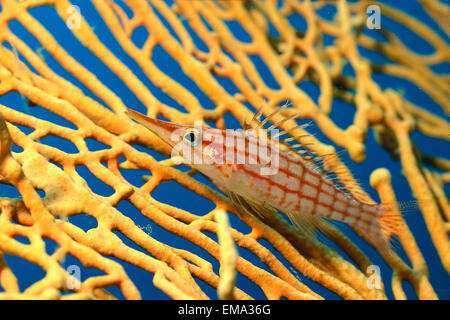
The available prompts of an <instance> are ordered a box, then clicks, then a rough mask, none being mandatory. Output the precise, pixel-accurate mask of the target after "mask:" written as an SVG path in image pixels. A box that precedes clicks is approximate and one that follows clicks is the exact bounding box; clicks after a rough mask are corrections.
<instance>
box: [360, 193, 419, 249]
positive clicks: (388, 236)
mask: <svg viewBox="0 0 450 320" xmlns="http://www.w3.org/2000/svg"><path fill="white" fill-rule="evenodd" d="M418 203H419V202H418V201H416V200H409V201H403V202H397V203H392V204H386V203H383V204H378V205H377V210H378V211H379V217H378V220H377V223H378V226H379V231H380V235H379V237H374V238H372V239H370V240H369V241H370V242H372V243H373V245H374V246H375V247H376V248H377V249H378V251H379V252H380V253H381V254H386V255H387V256H392V255H393V254H394V253H398V251H399V250H400V243H399V241H395V240H394V241H391V240H393V239H394V238H393V236H398V235H399V234H400V232H401V230H402V228H403V226H405V218H407V216H408V215H409V214H411V213H413V212H418V211H419V207H418Z"/></svg>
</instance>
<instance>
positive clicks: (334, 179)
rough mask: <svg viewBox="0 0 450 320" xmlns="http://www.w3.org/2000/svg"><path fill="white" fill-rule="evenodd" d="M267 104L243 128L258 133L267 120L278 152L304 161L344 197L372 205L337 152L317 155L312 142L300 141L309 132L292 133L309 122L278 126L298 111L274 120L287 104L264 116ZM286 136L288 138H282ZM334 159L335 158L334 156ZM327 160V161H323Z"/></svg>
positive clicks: (306, 136)
mask: <svg viewBox="0 0 450 320" xmlns="http://www.w3.org/2000/svg"><path fill="white" fill-rule="evenodd" d="M265 105H266V104H263V105H262V106H261V107H260V108H259V109H258V110H257V111H256V112H255V113H254V115H253V117H252V119H251V120H250V122H248V123H247V122H244V125H243V127H244V129H245V130H247V129H255V131H253V133H251V134H254V135H256V136H257V135H258V134H259V132H258V129H263V126H264V125H265V124H266V123H270V126H269V127H268V128H267V129H266V130H267V132H268V134H269V136H268V138H269V139H268V140H269V141H270V142H274V141H275V140H276V141H277V143H278V144H279V148H280V150H281V151H283V152H286V153H288V154H289V155H290V156H292V157H294V158H297V159H299V160H300V161H302V162H303V163H306V164H307V165H308V166H309V167H310V169H311V170H313V171H315V172H318V173H320V174H321V175H322V176H324V177H325V178H326V179H327V180H328V181H329V182H330V183H332V184H333V185H334V186H335V187H336V189H338V190H341V191H342V192H344V193H345V194H347V196H349V197H351V198H353V199H355V200H357V201H359V202H361V203H370V204H372V203H373V201H372V199H371V198H370V197H369V196H368V195H367V194H366V193H365V192H364V190H363V189H362V188H361V187H360V186H359V183H358V182H357V181H356V180H355V178H354V177H353V174H352V173H351V172H350V170H348V168H346V167H345V166H344V165H343V164H342V161H341V159H340V158H339V155H338V154H337V153H336V152H333V153H330V154H326V155H318V154H316V153H315V152H314V151H313V150H312V149H311V145H313V144H312V143H308V144H306V143H302V140H304V139H305V138H308V137H313V136H314V134H311V133H308V132H306V133H303V134H300V135H297V136H293V135H292V132H293V131H295V130H297V129H302V130H304V131H306V130H305V129H306V128H307V127H308V126H310V125H311V123H312V121H310V122H308V123H305V124H300V125H297V124H296V125H294V126H292V127H291V128H288V129H282V128H280V126H281V125H283V124H285V123H286V122H288V121H289V120H294V121H295V120H297V119H299V118H300V115H301V113H295V114H293V115H291V116H289V117H285V118H283V119H281V120H278V121H277V122H274V121H273V119H274V118H275V116H277V115H281V112H282V111H283V110H285V109H286V108H288V107H289V106H290V104H289V103H288V102H287V103H285V104H284V105H282V106H281V107H279V108H277V109H276V110H274V111H273V112H272V113H270V114H269V115H268V116H267V117H264V115H263V110H264V107H265ZM277 128H279V131H278V132H276V133H275V134H272V129H277ZM283 136H288V137H285V138H284V137H283ZM333 158H335V159H333ZM325 159H327V160H325ZM330 159H332V161H333V162H334V168H333V169H327V168H325V165H324V163H325V161H330Z"/></svg>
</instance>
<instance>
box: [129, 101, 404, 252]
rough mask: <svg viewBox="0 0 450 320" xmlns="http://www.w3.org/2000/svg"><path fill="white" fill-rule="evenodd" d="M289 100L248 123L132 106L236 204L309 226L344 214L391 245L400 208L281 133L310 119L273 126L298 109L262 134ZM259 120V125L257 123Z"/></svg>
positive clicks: (384, 246) (379, 242)
mask: <svg viewBox="0 0 450 320" xmlns="http://www.w3.org/2000/svg"><path fill="white" fill-rule="evenodd" d="M286 106H287V105H285V106H283V107H280V108H278V109H277V110H276V111H275V112H273V113H272V114H271V115H269V116H267V117H266V118H265V119H263V120H261V121H260V117H261V115H262V108H260V110H258V112H256V113H255V114H254V116H253V119H252V121H250V122H249V123H245V129H247V130H229V129H227V130H219V129H216V128H208V127H204V126H202V125H201V122H200V124H199V125H194V126H189V125H180V124H175V123H171V122H166V121H162V120H157V119H152V118H149V117H147V116H144V115H142V114H140V113H138V112H136V111H133V110H131V109H128V112H127V114H128V115H129V116H130V117H131V118H132V119H134V120H135V121H137V122H138V123H139V124H141V125H143V126H145V127H146V128H148V129H149V130H150V131H152V132H153V133H155V134H156V135H157V136H158V137H159V138H161V139H162V140H163V141H164V142H165V143H167V144H169V145H170V146H171V147H172V151H173V152H172V155H173V156H177V157H178V158H179V157H182V158H183V161H184V163H185V164H187V165H189V166H191V167H192V168H194V169H197V170H198V171H200V172H201V173H203V174H204V175H206V176H207V177H209V178H210V179H211V180H212V181H213V182H214V183H215V184H216V185H217V186H220V187H221V188H222V189H223V190H225V191H226V192H227V193H228V195H229V197H230V199H231V200H232V201H233V203H234V204H235V205H236V206H237V207H238V208H241V209H243V210H245V211H247V212H250V213H251V214H254V215H257V216H260V217H262V218H264V217H265V216H266V215H267V214H273V213H276V212H277V211H276V210H278V211H279V212H281V213H283V214H285V215H286V216H287V217H288V218H289V219H290V220H291V222H292V223H293V224H295V225H296V226H297V227H298V228H299V229H300V231H304V232H305V233H306V232H310V231H311V227H312V228H313V230H315V229H314V228H315V227H316V226H317V225H318V224H317V223H314V221H315V219H319V218H326V219H331V220H335V221H340V222H344V223H347V224H348V225H350V226H351V227H352V228H354V229H358V230H360V231H361V232H362V233H363V234H365V235H366V236H367V239H369V241H371V244H372V245H374V246H375V247H377V248H378V249H381V250H383V251H385V250H389V251H390V245H389V237H390V236H391V235H395V234H396V233H397V229H398V226H399V220H398V219H399V216H398V215H395V214H392V213H390V211H391V210H390V208H389V206H388V205H385V204H376V203H375V202H369V201H367V200H366V199H367V198H368V196H367V195H366V196H367V198H366V197H365V196H361V194H359V193H358V191H357V190H358V189H357V188H356V189H355V190H352V188H351V187H350V188H345V187H343V186H344V185H345V184H344V183H342V179H341V180H339V179H336V173H335V172H330V171H329V170H325V169H324V168H323V165H319V164H318V162H317V161H316V160H317V158H315V160H313V161H312V160H311V158H312V155H311V153H310V152H309V150H308V148H304V149H303V151H297V150H295V148H294V147H295V146H292V145H289V144H288V142H289V141H295V137H292V136H290V137H289V138H286V139H279V137H282V136H285V135H287V134H289V133H290V132H291V131H293V130H294V129H296V128H299V127H302V128H304V127H305V126H306V124H303V125H297V126H294V127H292V128H291V129H289V130H282V131H278V132H276V133H275V134H273V131H274V129H277V128H278V127H279V125H280V124H281V123H284V122H286V121H288V120H291V119H294V120H295V119H296V118H297V117H298V116H299V114H296V115H294V116H290V117H286V118H284V119H283V120H281V121H279V122H276V123H274V124H273V125H272V126H270V127H269V128H268V129H267V130H266V131H269V130H270V131H271V132H270V133H271V135H269V136H266V135H264V134H261V129H262V128H263V125H264V124H266V123H267V122H268V121H270V120H271V119H272V118H273V116H274V115H276V114H280V111H281V110H282V109H283V108H285V107H286ZM255 122H256V123H257V126H256V127H255V128H252V127H251V124H252V123H255ZM272 122H273V121H271V122H270V123H272ZM299 145H300V146H302V145H301V144H299ZM303 147H306V146H303ZM305 150H306V151H307V152H306V154H305ZM347 187H348V186H347ZM359 190H361V189H359ZM369 199H370V198H369Z"/></svg>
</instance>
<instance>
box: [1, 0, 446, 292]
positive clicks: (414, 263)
mask: <svg viewBox="0 0 450 320" xmlns="http://www.w3.org/2000/svg"><path fill="white" fill-rule="evenodd" d="M0 3H1V11H0V41H1V43H2V46H1V47H0V114H1V117H0V188H1V189H0V190H1V191H0V197H1V198H0V210H1V211H0V212H1V214H0V286H1V288H2V292H1V293H0V298H4V299H16V298H33V299H34V298H38V299H58V298H61V299H62V298H64V299H93V298H101V299H109V298H122V297H124V298H127V299H138V298H141V297H144V298H155V297H158V298H161V297H167V296H169V297H171V298H174V299H207V298H217V297H218V298H225V299H230V298H234V299H249V298H262V297H266V298H268V299H280V298H283V297H284V298H288V299H322V298H334V297H336V296H338V297H342V298H345V299H385V298H387V297H394V298H397V299H403V298H407V297H411V295H414V292H415V294H416V295H417V297H418V298H420V299H435V298H438V297H440V296H441V295H442V297H445V292H444V291H440V289H441V288H440V287H439V285H440V286H444V287H445V286H446V285H447V286H448V283H449V281H450V279H449V277H448V272H449V271H450V250H449V249H450V248H449V239H448V233H449V232H450V227H449V226H450V225H449V218H450V208H449V202H448V196H447V195H446V193H445V188H446V187H448V183H449V182H450V173H449V170H450V161H449V160H448V159H447V158H446V156H447V157H448V156H449V155H448V149H449V148H448V141H449V140H450V135H449V133H450V125H449V122H448V117H447V116H448V113H449V112H450V103H449V101H450V100H449V94H450V86H449V77H448V74H445V73H444V72H442V71H441V70H443V69H445V64H447V65H448V61H449V56H450V50H449V47H448V36H449V33H450V30H449V28H448V23H447V21H448V15H449V8H448V6H446V5H445V4H443V3H442V2H439V1H431V0H428V1H427V0H421V1H418V3H416V5H417V6H418V7H419V9H420V11H421V14H423V15H426V16H428V17H432V19H433V20H434V22H433V23H434V24H435V25H433V26H429V25H428V24H427V23H425V22H420V21H419V20H418V18H416V17H414V15H413V14H408V13H406V12H404V11H402V10H400V9H397V8H394V7H391V6H388V5H386V4H384V2H383V3H381V2H380V3H378V2H369V1H359V2H347V1H345V0H339V1H297V0H283V1H274V0H248V1H237V0H236V1H231V0H230V1H224V0H222V1H221V0H216V1H213V0H205V1H190V0H175V1H173V2H171V1H161V0H150V1H145V0H124V1H112V0H93V1H91V2H83V1H80V2H78V3H76V2H75V1H74V2H73V3H71V2H69V1H68V0H45V1H39V0H23V1H14V0H3V1H0ZM369 6H372V9H373V8H375V9H377V10H379V12H380V13H381V15H380V16H379V17H378V18H380V19H382V23H381V26H380V28H381V29H375V30H369V29H368V26H369V24H368V22H367V21H368V20H367V19H368V11H367V8H368V7H369ZM373 6H375V7H373ZM375 9H374V10H375ZM377 10H375V11H374V12H375V13H374V14H376V12H377ZM44 15H45V19H44V18H43V16H44ZM48 17H51V18H48ZM370 17H371V19H372V20H371V23H374V21H373V19H375V18H376V16H370ZM428 19H429V18H428ZM44 20H45V21H44ZM366 22H367V23H366ZM375 22H376V21H375ZM384 23H386V25H387V26H389V23H391V24H392V26H393V28H394V27H395V26H400V28H406V29H408V30H409V31H408V32H409V33H413V34H414V37H417V38H420V41H422V42H424V43H426V45H427V46H428V47H429V48H431V49H430V52H426V53H418V52H415V51H414V49H411V48H410V46H411V43H408V41H409V42H411V40H408V39H409V38H408V37H406V38H405V37H402V36H401V35H400V34H399V33H394V32H392V31H391V29H390V28H387V27H386V25H384ZM374 25H375V26H376V23H374ZM394 29H395V28H394ZM399 30H400V29H399ZM411 37H412V36H411ZM412 39H416V38H412ZM374 54H375V55H376V54H379V55H382V57H383V59H384V60H383V59H381V60H378V61H377V57H376V56H373V55H374ZM380 61H381V62H380ZM442 66H444V67H442ZM377 77H380V79H377ZM383 77H394V78H395V79H401V81H404V82H403V83H408V84H409V85H410V86H413V88H414V89H413V90H416V91H420V92H421V93H420V94H421V96H419V98H417V99H415V98H414V97H413V98H411V97H409V96H408V94H402V92H401V91H402V90H401V89H399V88H398V87H391V88H388V85H382V84H383V83H380V82H382V80H383V79H384V78H383ZM391 81H392V80H391ZM398 81H399V83H400V82H401V81H400V80H398ZM424 96H426V98H423V97H424ZM286 100H287V101H289V102H290V103H291V104H292V106H291V107H290V108H286V109H284V110H283V112H282V113H281V114H280V115H279V118H277V119H274V120H275V121H279V120H280V119H282V118H283V117H289V116H292V115H293V114H295V113H297V112H301V114H302V118H304V119H310V120H311V121H312V123H314V124H315V125H316V129H313V130H316V131H317V132H316V133H318V134H319V135H318V137H317V138H316V137H314V136H310V137H308V138H307V139H304V140H302V143H308V144H309V143H311V149H312V150H314V151H315V152H316V153H317V154H318V155H319V156H324V161H325V166H326V167H327V168H330V169H333V168H338V167H339V168H342V167H343V165H342V163H341V161H340V160H338V159H337V158H335V157H325V155H327V154H335V153H336V151H335V150H336V147H337V148H342V149H345V150H346V152H348V155H349V157H350V158H351V159H352V161H355V162H362V163H363V164H365V163H368V162H370V160H371V159H370V157H368V155H370V156H371V157H373V158H379V159H375V160H376V161H375V162H374V163H372V164H371V165H369V166H368V167H370V171H373V172H371V174H370V177H369V173H370V172H369V173H367V174H366V175H364V174H363V176H362V179H365V180H367V181H369V180H370V183H371V186H372V188H373V189H375V190H376V191H377V193H378V195H379V198H380V199H381V201H382V202H384V203H395V202H396V194H397V195H398V194H399V193H400V194H405V193H409V192H410V190H411V191H412V195H413V196H414V198H415V199H417V204H418V206H419V209H420V212H417V213H415V214H414V217H413V219H417V217H419V218H420V217H423V220H424V221H425V225H423V223H422V222H421V221H419V222H417V223H419V224H421V226H422V229H420V227H419V228H416V227H415V226H414V227H411V229H410V228H409V227H408V224H406V223H403V224H402V227H401V232H400V234H399V236H398V247H399V250H400V251H403V254H401V255H400V256H399V257H385V259H386V261H385V262H383V261H382V260H381V258H380V256H379V255H378V254H375V253H374V251H373V250H372V249H371V248H369V247H368V246H367V245H366V244H365V243H364V241H363V240H362V239H364V237H365V235H363V234H361V235H359V237H358V236H357V235H355V234H354V233H352V232H351V231H350V230H348V229H346V228H345V227H344V228H338V227H335V226H333V225H331V224H328V223H325V222H324V226H323V228H324V229H326V230H327V235H328V238H329V239H327V240H326V241H319V240H311V239H309V238H307V237H304V236H302V234H301V233H300V232H298V230H296V229H295V228H294V227H293V226H292V225H290V224H289V223H287V222H286V220H285V219H283V218H282V217H281V216H279V217H273V219H267V221H264V222H262V221H260V220H258V219H257V218H256V217H253V216H251V215H248V214H247V213H245V212H241V211H240V210H238V209H237V208H235V207H234V206H233V205H232V203H231V202H230V201H229V200H228V198H227V197H226V196H224V195H223V194H222V193H221V192H220V190H218V189H217V188H215V187H214V186H213V185H212V183H211V182H210V181H208V180H207V179H205V177H203V176H201V175H200V174H199V173H198V172H196V171H194V170H186V168H185V167H183V166H178V165H176V164H175V163H174V162H173V161H172V160H171V159H170V158H167V156H170V150H169V147H168V146H167V145H165V144H164V143H162V142H161V140H160V139H158V138H157V137H156V136H155V135H153V134H152V133H150V132H149V131H147V130H145V129H144V128H142V127H141V126H139V125H137V124H136V123H134V122H132V121H131V120H130V119H129V118H128V117H127V116H126V115H125V110H126V107H125V106H127V107H131V108H134V109H136V110H138V111H142V112H146V113H147V114H148V115H149V116H150V117H155V118H156V117H159V118H163V119H168V120H170V121H173V122H176V123H180V124H192V123H193V122H194V121H196V120H201V121H204V123H205V124H206V125H209V126H216V127H217V128H222V129H223V128H225V127H228V126H230V124H232V123H234V125H237V124H242V123H243V122H244V120H245V119H249V118H250V117H251V115H252V113H253V112H254V110H255V109H257V108H259V107H260V106H261V105H262V104H263V103H266V105H267V107H266V108H265V109H264V113H265V114H266V115H267V114H270V113H272V112H273V111H274V110H275V108H277V107H278V106H279V105H280V104H282V103H284V101H286ZM432 104H434V105H435V106H434V107H433V108H432V109H431V108H430V107H429V106H430V105H432ZM437 106H439V107H437ZM344 113H348V115H343V114H344ZM342 116H343V117H342ZM342 119H347V120H346V121H347V122H348V123H346V124H345V125H343V124H341V123H340V121H341V120H342ZM348 119H350V120H348ZM283 125H284V126H285V127H286V128H288V127H289V128H290V127H292V126H293V125H295V123H294V120H291V121H286V122H285V123H284V124H283ZM305 133H306V132H305V131H304V130H303V129H302V128H298V129H297V130H293V131H292V132H291V134H292V135H293V136H299V135H302V134H305ZM320 134H323V135H320ZM417 134H420V135H423V136H425V137H426V138H427V139H428V140H426V141H432V142H433V143H437V144H436V145H439V146H443V147H442V150H443V151H444V153H442V154H441V153H440V152H441V151H442V150H437V151H436V154H434V153H433V154H431V155H430V154H426V153H425V152H423V151H421V148H420V145H419V144H417V145H416V144H415V143H414V142H413V139H412V137H414V135H417ZM374 136H375V137H376V141H377V142H378V143H379V144H375V143H373V142H374V141H375V139H374ZM383 148H384V149H383ZM445 148H447V151H446V150H445ZM385 150H387V151H388V152H386V151H385ZM445 152H447V153H445ZM389 154H392V155H393V156H394V157H396V158H397V159H398V163H396V162H395V164H394V165H391V166H390V167H389V169H390V170H387V169H385V168H383V167H384V166H386V165H388V163H387V161H388V160H389V161H391V160H390V159H388V155H389ZM380 159H384V161H386V163H384V162H383V161H378V162H377V160H380ZM387 159H388V160H387ZM398 164H401V166H399V165H398ZM344 167H345V166H344ZM344 171H345V172H341V174H344V175H346V176H348V175H349V172H348V169H347V167H345V170H344ZM401 173H403V174H404V177H405V178H406V179H404V180H403V186H406V183H405V182H407V184H408V185H409V188H410V189H408V190H406V191H405V190H404V188H406V187H402V186H400V187H396V183H393V182H392V181H391V180H393V179H403V178H401V176H400V174H401ZM338 174H340V173H339V172H338ZM391 175H392V177H391ZM399 177H400V178H399ZM141 178H143V182H142V181H141ZM345 183H351V184H354V183H355V180H353V179H350V180H346V181H345ZM164 188H166V189H164ZM161 190H163V191H161ZM366 191H368V192H369V193H370V191H371V189H370V187H369V186H367V188H366ZM372 195H374V194H373V193H372ZM408 195H409V197H410V198H412V195H411V194H408ZM402 200H404V199H402ZM177 201H178V202H177ZM205 208H206V210H205ZM203 211H206V212H203ZM395 213H396V214H399V210H398V208H396V210H395ZM419 220H420V219H419ZM414 221H418V220H414ZM146 226H149V227H146ZM424 226H426V228H425V227H424ZM425 231H426V232H427V233H428V234H429V236H430V237H431V242H430V241H429V240H428V239H424V237H423V236H422V234H421V232H425ZM361 238H362V239H361ZM416 240H420V241H424V243H425V244H424V245H423V246H421V248H432V247H433V250H434V248H435V250H436V252H437V255H430V256H429V257H428V256H427V252H423V254H424V255H425V256H426V259H424V257H423V254H422V253H421V250H420V249H419V247H418V245H417V243H416ZM431 244H432V245H431ZM381 255H383V253H381ZM16 258H20V259H21V260H25V261H26V262H27V263H29V265H32V266H34V267H36V268H35V269H32V270H37V271H36V274H35V276H34V278H33V276H32V279H31V280H30V279H28V278H27V277H28V274H30V273H32V272H28V274H24V272H21V271H20V270H21V269H20V268H18V267H17V264H16V262H15V261H16V260H14V259H16ZM437 259H439V261H437ZM433 260H434V261H433ZM130 265H132V266H134V267H137V268H134V269H130V268H131V267H130ZM377 266H378V267H379V269H381V273H382V276H383V282H379V281H378V282H377V281H375V282H374V283H375V284H377V285H373V283H372V280H374V278H373V277H374V275H376V274H374V270H375V273H376V270H378V269H377V268H375V267H377ZM136 269H138V270H141V271H142V272H143V274H144V275H142V274H141V273H139V274H138V273H137V272H136V271H135V270H136ZM93 270H95V271H93ZM242 276H243V277H242ZM433 277H435V278H433ZM27 279H28V280H27ZM248 280H249V281H248ZM150 281H152V283H153V285H152V286H149V283H150ZM402 281H407V282H409V283H410V284H411V285H412V287H413V290H409V291H408V290H405V289H404V287H403V286H402ZM142 283H144V284H142ZM149 287H151V289H149ZM441 292H442V293H441ZM158 294H159V295H158Z"/></svg>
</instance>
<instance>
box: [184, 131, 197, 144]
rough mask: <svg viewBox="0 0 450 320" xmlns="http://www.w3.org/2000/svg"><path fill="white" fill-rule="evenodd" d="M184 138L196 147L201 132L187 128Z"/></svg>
mask: <svg viewBox="0 0 450 320" xmlns="http://www.w3.org/2000/svg"><path fill="white" fill-rule="evenodd" d="M184 140H185V141H186V142H188V143H189V144H190V146H191V147H195V146H196V145H197V144H198V142H199V140H200V135H199V132H198V131H197V130H195V129H187V130H186V133H185V134H184Z"/></svg>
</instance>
